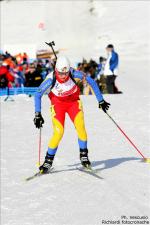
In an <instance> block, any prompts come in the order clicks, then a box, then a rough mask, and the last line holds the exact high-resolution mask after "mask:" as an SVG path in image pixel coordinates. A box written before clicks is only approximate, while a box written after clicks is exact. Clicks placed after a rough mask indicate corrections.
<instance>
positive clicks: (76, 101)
mask: <svg viewBox="0 0 150 225" xmlns="http://www.w3.org/2000/svg"><path fill="white" fill-rule="evenodd" d="M76 79H80V80H83V81H84V82H85V81H86V82H87V83H88V84H89V85H90V86H91V88H92V89H93V91H94V93H95V95H96V98H97V101H98V105H99V108H101V109H102V110H103V111H104V112H105V113H106V111H107V110H108V108H109V105H110V104H109V103H107V102H106V101H105V100H104V98H103V96H102V94H101V92H100V90H99V87H98V85H97V83H96V82H95V81H94V80H93V79H92V78H91V77H90V76H86V75H85V74H84V73H83V72H80V71H77V70H75V69H73V68H72V67H70V62H69V60H68V59H67V58H66V57H64V56H60V57H59V58H58V59H57V61H56V65H55V69H54V71H52V72H50V73H49V74H48V75H47V77H46V79H45V80H44V81H43V82H42V84H41V85H40V86H39V88H38V90H37V92H36V94H35V118H34V124H35V126H36V127H37V128H41V127H42V125H43V123H44V119H43V117H42V114H41V99H42V96H43V94H44V93H45V92H47V93H48V97H49V99H50V101H51V117H52V124H53V135H52V137H51V138H50V140H49V143H48V150H47V153H46V157H45V161H44V163H43V164H42V165H41V166H40V167H39V170H40V172H41V173H47V172H49V170H50V169H51V167H52V163H53V160H54V157H55V154H56V152H57V148H58V145H59V142H60V141H61V139H62V136H63V133H64V124H65V115H66V113H67V114H68V115H69V117H70V119H71V121H72V122H73V124H74V126H75V129H76V131H77V135H78V144H79V149H80V160H81V164H82V165H83V166H84V167H86V168H88V167H90V166H91V163H90V161H89V158H88V148H87V133H86V129H85V124H84V113H83V108H82V103H81V100H80V97H79V94H80V90H79V87H78V86H77V83H76Z"/></svg>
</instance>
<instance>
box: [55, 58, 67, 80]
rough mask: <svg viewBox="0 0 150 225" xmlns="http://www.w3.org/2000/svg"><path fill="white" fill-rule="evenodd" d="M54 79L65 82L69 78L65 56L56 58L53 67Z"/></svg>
mask: <svg viewBox="0 0 150 225" xmlns="http://www.w3.org/2000/svg"><path fill="white" fill-rule="evenodd" d="M55 72H56V78H58V79H59V80H61V81H62V82H65V81H66V80H67V79H68V77H69V72H70V62H69V59H68V58H67V57H65V56H60V57H58V59H57V61H56V66H55Z"/></svg>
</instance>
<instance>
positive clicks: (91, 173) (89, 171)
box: [77, 167, 104, 180]
mask: <svg viewBox="0 0 150 225" xmlns="http://www.w3.org/2000/svg"><path fill="white" fill-rule="evenodd" d="M77 169H78V170H79V171H81V172H84V173H87V174H89V175H92V176H93V177H96V178H97V179H101V180H103V179H104V178H103V177H101V176H99V175H98V174H97V170H93V169H92V167H89V168H86V167H77Z"/></svg>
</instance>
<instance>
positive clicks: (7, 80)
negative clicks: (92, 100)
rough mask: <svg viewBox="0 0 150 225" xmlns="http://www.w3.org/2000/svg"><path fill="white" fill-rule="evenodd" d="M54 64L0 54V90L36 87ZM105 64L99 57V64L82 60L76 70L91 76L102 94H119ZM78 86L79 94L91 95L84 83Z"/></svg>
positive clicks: (25, 57) (47, 61)
mask: <svg viewBox="0 0 150 225" xmlns="http://www.w3.org/2000/svg"><path fill="white" fill-rule="evenodd" d="M108 47H109V46H108ZM110 47H112V45H111V46H110ZM111 59H112V57H111V58H110V59H109V61H110V62H111ZM54 63H55V62H54V61H53V60H51V59H32V60H31V59H29V57H28V55H27V54H26V53H22V54H21V53H19V54H17V55H15V56H12V55H11V54H10V53H8V52H5V53H0V88H5V87H9V88H11V87H38V86H39V85H40V84H41V82H42V81H43V80H44V79H45V77H46V76H47V74H48V73H49V72H50V71H52V70H53V67H54ZM107 64H108V59H106V58H104V57H102V56H101V57H100V58H99V63H97V62H96V61H94V60H92V59H91V60H89V61H87V60H86V59H83V61H82V62H79V63H78V65H77V68H76V69H77V70H80V71H83V72H84V73H85V74H87V75H89V76H91V77H92V78H93V79H94V80H95V81H96V82H97V84H98V85H99V88H100V89H101V91H102V92H103V93H119V92H118V89H117V87H116V86H115V84H114V81H113V82H112V80H115V78H116V75H115V74H114V73H112V72H111V73H112V74H105V70H106V65H107ZM110 67H111V66H110ZM107 73H109V72H107ZM108 81H109V82H108ZM78 85H79V86H80V89H81V94H86V95H89V94H92V93H93V91H92V89H91V88H90V86H89V85H88V84H87V83H86V82H79V83H78ZM110 87H111V89H110Z"/></svg>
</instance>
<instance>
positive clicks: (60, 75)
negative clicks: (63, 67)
mask: <svg viewBox="0 0 150 225" xmlns="http://www.w3.org/2000/svg"><path fill="white" fill-rule="evenodd" d="M57 76H58V78H59V79H60V80H61V81H65V80H66V79H67V78H68V76H69V72H57Z"/></svg>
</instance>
